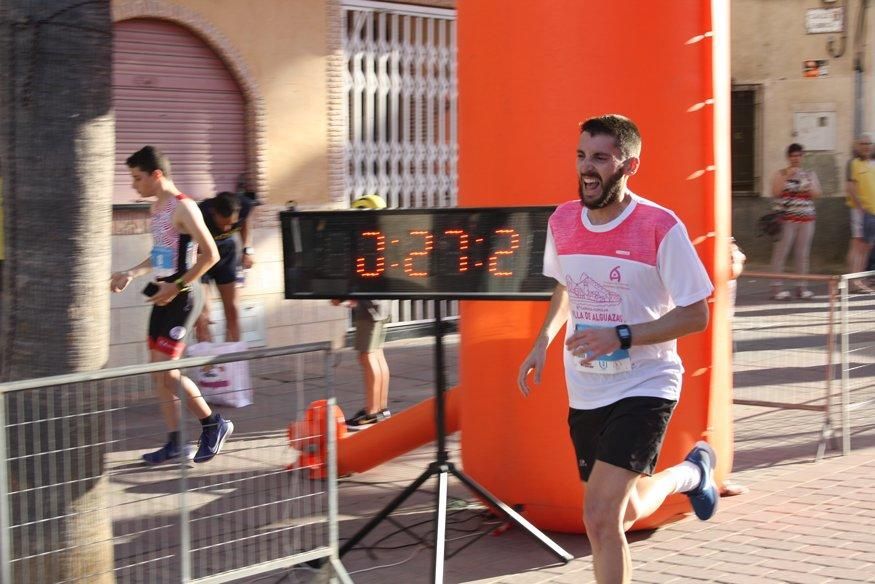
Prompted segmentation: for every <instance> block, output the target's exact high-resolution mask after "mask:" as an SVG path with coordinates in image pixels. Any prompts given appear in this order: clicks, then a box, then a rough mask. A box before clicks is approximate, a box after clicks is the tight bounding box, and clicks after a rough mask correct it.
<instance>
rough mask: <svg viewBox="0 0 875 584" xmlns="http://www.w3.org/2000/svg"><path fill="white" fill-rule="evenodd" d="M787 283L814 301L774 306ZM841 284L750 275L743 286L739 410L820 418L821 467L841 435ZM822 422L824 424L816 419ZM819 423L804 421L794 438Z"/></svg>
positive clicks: (736, 323)
mask: <svg viewBox="0 0 875 584" xmlns="http://www.w3.org/2000/svg"><path fill="white" fill-rule="evenodd" d="M774 280H782V281H783V286H784V289H786V290H789V291H791V292H793V291H794V288H796V287H797V286H799V285H803V284H804V285H806V286H807V287H808V288H809V289H812V290H813V291H814V292H815V294H816V295H815V297H814V298H812V299H798V298H796V297H795V295H794V296H793V297H792V298H791V299H790V300H783V301H781V300H772V299H771V298H770V296H771V283H772V281H774ZM840 280H841V278H840V277H839V276H818V275H805V276H801V275H794V274H772V273H768V272H753V271H746V272H745V273H743V274H742V275H741V276H740V277H739V278H738V282H737V285H738V290H737V300H736V309H735V314H734V317H733V322H732V332H733V346H734V349H735V350H734V351H733V381H734V383H733V385H734V387H733V403H735V404H738V405H748V406H760V407H765V408H774V409H777V410H802V411H810V412H815V413H816V414H818V417H819V432H818V444H817V452H816V455H815V459H816V460H819V459H820V458H821V457H823V455H824V453H825V451H826V448H827V445H828V444H831V443H833V437H834V434H835V430H836V428H835V423H834V419H835V412H834V411H833V410H834V403H833V402H834V401H835V398H836V397H837V396H838V388H837V386H838V375H837V371H836V367H837V364H838V363H839V356H838V355H837V354H836V335H837V334H838V332H839V330H838V327H839V323H838V316H839V315H838V302H839V296H838V293H837V290H838V287H839V283H840ZM815 420H817V418H815ZM815 420H812V419H811V418H807V417H801V418H799V419H798V420H797V421H796V423H798V426H797V425H794V426H792V427H787V426H786V425H785V427H784V428H783V429H782V431H783V432H785V433H786V434H787V435H793V434H796V435H803V434H806V433H808V434H810V432H811V425H812V422H814V423H816V424H817V423H818V422H815Z"/></svg>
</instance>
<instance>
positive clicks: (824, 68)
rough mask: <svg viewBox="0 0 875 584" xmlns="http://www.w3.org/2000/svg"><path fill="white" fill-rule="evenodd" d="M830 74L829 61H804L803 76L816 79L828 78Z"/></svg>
mask: <svg viewBox="0 0 875 584" xmlns="http://www.w3.org/2000/svg"><path fill="white" fill-rule="evenodd" d="M827 74H829V61H828V60H826V59H809V60H807V61H802V76H803V77H809V78H815V77H826V76H827Z"/></svg>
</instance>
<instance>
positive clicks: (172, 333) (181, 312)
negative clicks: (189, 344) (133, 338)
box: [148, 284, 204, 359]
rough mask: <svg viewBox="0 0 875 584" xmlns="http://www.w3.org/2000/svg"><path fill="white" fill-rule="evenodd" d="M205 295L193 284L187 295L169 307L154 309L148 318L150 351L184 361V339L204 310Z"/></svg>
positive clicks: (172, 301)
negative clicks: (182, 357) (182, 358)
mask: <svg viewBox="0 0 875 584" xmlns="http://www.w3.org/2000/svg"><path fill="white" fill-rule="evenodd" d="M203 305H204V300H203V291H202V290H201V287H200V285H199V284H192V286H191V289H190V290H189V291H188V292H180V293H179V294H178V295H177V296H176V297H175V298H174V299H173V300H171V301H170V303H169V304H166V305H164V306H153V307H152V315H151V316H150V317H149V339H148V342H149V349H152V350H155V351H160V352H162V353H164V354H166V355H170V356H171V357H173V358H174V359H176V358H178V357H181V356H182V352H183V351H184V350H185V338H186V336H188V334H189V332H191V329H192V327H193V326H194V322H195V320H197V317H198V315H199V314H200V312H201V309H202V308H203Z"/></svg>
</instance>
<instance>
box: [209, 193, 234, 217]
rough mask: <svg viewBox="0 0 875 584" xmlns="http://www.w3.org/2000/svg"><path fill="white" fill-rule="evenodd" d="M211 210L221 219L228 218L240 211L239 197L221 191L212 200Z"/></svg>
mask: <svg viewBox="0 0 875 584" xmlns="http://www.w3.org/2000/svg"><path fill="white" fill-rule="evenodd" d="M213 210H214V211H215V212H216V213H217V214H218V215H219V216H221V217H230V216H231V215H233V214H234V213H237V212H239V211H240V197H238V196H237V194H236V193H229V192H228V191H222V192H221V193H219V194H218V195H216V196H215V198H214V199H213Z"/></svg>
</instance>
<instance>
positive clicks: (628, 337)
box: [615, 324, 632, 349]
mask: <svg viewBox="0 0 875 584" xmlns="http://www.w3.org/2000/svg"><path fill="white" fill-rule="evenodd" d="M615 330H616V331H617V338H618V339H620V348H621V349H628V348H629V347H631V346H632V329H630V328H629V325H628V324H618V325H617V326H616V329H615Z"/></svg>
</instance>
